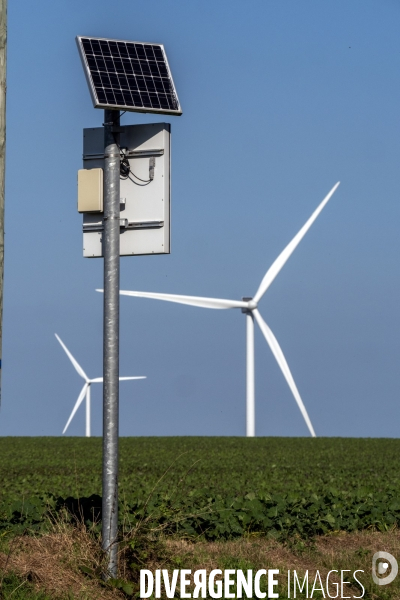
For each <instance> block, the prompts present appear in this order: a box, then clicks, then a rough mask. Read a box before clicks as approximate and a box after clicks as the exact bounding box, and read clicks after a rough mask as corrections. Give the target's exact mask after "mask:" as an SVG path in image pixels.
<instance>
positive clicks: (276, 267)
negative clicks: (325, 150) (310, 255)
mask: <svg viewBox="0 0 400 600" xmlns="http://www.w3.org/2000/svg"><path fill="white" fill-rule="evenodd" d="M339 184H340V181H338V182H337V184H336V185H334V186H333V188H332V189H331V191H330V192H329V194H328V195H327V196H325V198H324V199H323V200H322V202H321V204H320V205H319V206H318V208H317V209H316V210H315V211H314V212H313V214H312V215H311V217H310V218H309V219H308V221H307V223H305V225H303V227H302V228H301V229H300V231H299V232H298V233H297V234H296V235H295V236H294V238H293V239H292V241H291V242H290V243H289V244H288V245H287V246H286V248H285V249H284V250H283V251H282V252H281V253H280V255H279V256H278V258H277V259H276V260H275V261H274V262H273V263H272V265H271V266H270V268H269V269H268V271H267V272H266V274H265V275H264V278H263V280H262V281H261V284H260V287H259V288H258V290H257V292H256V295H255V296H254V301H255V302H259V300H261V298H262V297H263V295H264V294H265V292H266V291H267V289H268V288H269V286H270V285H271V283H272V282H273V280H274V279H275V277H276V276H277V275H278V273H279V271H280V270H281V269H282V267H283V265H284V264H285V263H286V261H287V259H288V258H289V256H290V255H291V254H292V252H293V251H294V250H295V249H296V248H297V246H298V245H299V243H300V242H301V240H302V239H303V237H304V236H305V234H306V233H307V231H308V230H309V229H310V227H311V225H312V224H313V223H314V221H315V219H316V218H317V217H318V215H319V213H320V212H321V211H322V209H323V208H324V206H325V205H326V204H327V202H328V200H329V199H330V198H331V197H332V196H333V194H334V193H335V191H336V189H337V187H338V186H339Z"/></svg>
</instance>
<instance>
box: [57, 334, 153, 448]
mask: <svg viewBox="0 0 400 600" xmlns="http://www.w3.org/2000/svg"><path fill="white" fill-rule="evenodd" d="M54 335H55V336H56V338H57V340H58V341H59V342H60V344H61V346H62V348H63V349H64V351H65V353H66V355H67V356H68V358H69V360H70V361H71V362H72V364H73V365H74V367H75V369H76V371H77V372H78V374H79V375H80V376H81V377H82V379H84V380H85V383H84V384H83V388H82V389H81V393H80V394H79V396H78V400H77V401H76V402H75V406H74V408H73V409H72V412H71V414H70V416H69V419H68V421H67V424H66V426H65V427H64V430H63V434H64V433H65V432H66V431H67V429H68V427H69V424H70V423H71V421H72V419H73V418H74V415H75V413H76V411H77V410H78V408H79V407H80V405H81V404H82V402H83V399H84V398H85V396H86V437H90V386H91V385H92V383H103V378H102V377H95V379H89V377H88V376H87V375H86V373H85V371H84V370H83V369H82V367H81V366H80V364H79V363H78V361H77V360H76V359H75V358H74V357H73V356H72V354H71V352H70V351H69V350H68V348H67V346H66V345H65V344H64V342H63V341H62V340H61V339H60V338H59V337H58V335H57V334H56V333H55V334H54ZM129 379H146V377H145V376H142V377H120V378H119V380H120V381H127V380H129Z"/></svg>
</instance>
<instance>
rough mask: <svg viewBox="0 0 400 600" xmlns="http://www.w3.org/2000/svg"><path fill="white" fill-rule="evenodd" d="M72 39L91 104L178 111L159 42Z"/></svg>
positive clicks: (97, 106) (165, 111) (160, 111)
mask: <svg viewBox="0 0 400 600" xmlns="http://www.w3.org/2000/svg"><path fill="white" fill-rule="evenodd" d="M76 41H77V44H78V49H79V53H80V56H81V60H82V64H83V67H84V70H85V75H86V79H87V82H88V84H89V90H90V93H91V96H92V101H93V104H94V107H95V108H107V109H120V110H128V111H135V112H154V113H162V114H174V115H181V114H182V110H181V107H180V104H179V100H178V95H177V93H176V90H175V86H174V82H173V79H172V75H171V71H170V68H169V65H168V60H167V56H166V54H165V50H164V46H163V45H162V44H145V43H141V42H127V41H124V40H109V39H103V38H91V37H83V36H78V37H77V38H76Z"/></svg>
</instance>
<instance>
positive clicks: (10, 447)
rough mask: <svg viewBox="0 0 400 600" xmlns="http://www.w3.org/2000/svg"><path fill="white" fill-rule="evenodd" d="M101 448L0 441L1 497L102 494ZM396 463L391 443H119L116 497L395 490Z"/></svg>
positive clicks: (94, 441)
mask: <svg viewBox="0 0 400 600" xmlns="http://www.w3.org/2000/svg"><path fill="white" fill-rule="evenodd" d="M101 443H102V442H101V439H100V438H90V439H86V438H50V437H48V438H29V437H24V438H16V437H8V438H0V477H1V480H2V485H1V490H0V494H1V495H2V496H3V497H4V496H6V497H20V495H21V494H22V495H32V494H40V493H43V492H51V493H53V494H56V495H61V496H69V495H73V496H89V495H91V494H100V493H101V448H102V446H101ZM399 462H400V440H397V439H351V438H346V439H345V438H343V439H342V438H317V439H308V438H306V439H304V438H253V439H246V438H229V437H225V438H221V437H219V438H212V437H210V438H206V437H171V438H145V437H143V438H121V440H120V491H121V493H122V494H124V495H125V496H126V498H127V499H129V498H130V497H132V496H135V497H136V496H137V495H141V494H144V493H148V492H150V491H151V490H152V489H153V487H154V486H155V485H157V490H159V491H164V490H165V491H169V490H171V487H173V486H179V487H180V488H181V489H184V490H185V491H186V492H187V491H190V490H199V489H204V490H205V491H207V492H208V493H209V494H211V495H215V494H223V495H232V494H233V495H236V494H241V495H245V494H247V493H249V492H255V493H258V492H261V491H262V492H269V493H282V492H296V493H297V492H300V493H308V492H314V493H323V492H324V491H326V490H329V489H332V488H333V489H335V490H338V491H348V492H352V491H355V490H359V489H360V488H362V489H364V490H365V493H368V492H373V493H376V492H381V491H385V490H398V491H400V469H399V466H400V465H399ZM167 471H168V472H167ZM160 478H163V479H162V480H161V481H159V480H160Z"/></svg>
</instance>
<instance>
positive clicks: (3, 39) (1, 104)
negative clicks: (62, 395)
mask: <svg viewBox="0 0 400 600" xmlns="http://www.w3.org/2000/svg"><path fill="white" fill-rule="evenodd" d="M6 66H7V0H0V403H1V372H2V369H1V360H2V358H3V352H2V345H3V280H4V190H5V179H6Z"/></svg>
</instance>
